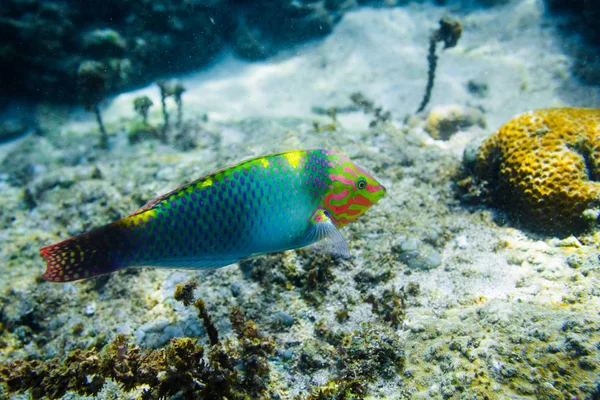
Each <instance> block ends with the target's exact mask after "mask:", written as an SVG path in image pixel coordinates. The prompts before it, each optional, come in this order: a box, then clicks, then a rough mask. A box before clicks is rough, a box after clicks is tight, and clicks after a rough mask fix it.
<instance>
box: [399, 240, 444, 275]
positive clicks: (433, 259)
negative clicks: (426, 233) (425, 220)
mask: <svg viewBox="0 0 600 400" xmlns="http://www.w3.org/2000/svg"><path fill="white" fill-rule="evenodd" d="M392 252H393V253H396V254H398V259H399V260H400V261H402V262H403V263H405V264H406V265H407V266H408V267H409V268H410V269H415V270H423V271H425V270H430V269H434V268H437V267H439V266H440V265H441V264H442V255H441V254H440V252H439V251H437V250H436V249H434V248H433V247H432V246H431V245H429V244H426V243H423V242H422V241H421V240H419V239H416V238H408V239H401V240H399V242H398V243H397V244H395V245H393V246H392Z"/></svg>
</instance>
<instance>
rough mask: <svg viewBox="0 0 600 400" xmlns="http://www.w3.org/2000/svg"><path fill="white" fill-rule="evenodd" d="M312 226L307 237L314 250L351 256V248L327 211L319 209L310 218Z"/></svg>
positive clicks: (337, 255)
mask: <svg viewBox="0 0 600 400" xmlns="http://www.w3.org/2000/svg"><path fill="white" fill-rule="evenodd" d="M310 224H311V228H310V230H309V232H308V235H307V239H308V241H309V242H311V243H312V245H311V247H312V249H313V250H315V251H317V252H319V253H323V254H329V255H331V256H334V257H340V258H350V256H351V254H350V250H349V249H348V244H347V243H346V240H345V239H344V236H342V234H341V233H340V231H339V230H338V228H337V227H336V226H335V224H334V223H333V221H332V220H331V218H330V217H329V215H328V213H327V211H325V210H321V209H319V210H317V211H315V212H314V214H313V215H312V217H311V219H310Z"/></svg>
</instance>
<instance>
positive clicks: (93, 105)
mask: <svg viewBox="0 0 600 400" xmlns="http://www.w3.org/2000/svg"><path fill="white" fill-rule="evenodd" d="M77 76H78V78H79V94H80V97H81V102H82V103H83V107H84V108H85V109H86V110H88V111H91V112H93V113H94V115H95V116H96V122H97V123H98V129H99V130H100V142H99V143H98V146H99V147H100V148H101V149H107V148H108V133H106V128H105V127H104V122H102V114H101V113H100V102H101V101H102V99H103V98H104V94H105V92H106V78H105V73H104V66H103V65H102V64H101V63H99V62H97V61H86V62H83V63H81V65H80V66H79V69H78V70H77Z"/></svg>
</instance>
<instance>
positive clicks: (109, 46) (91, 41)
mask: <svg viewBox="0 0 600 400" xmlns="http://www.w3.org/2000/svg"><path fill="white" fill-rule="evenodd" d="M82 45H83V48H84V50H85V51H86V53H88V54H89V53H90V52H91V53H92V54H97V55H99V56H101V57H102V56H104V57H107V56H117V55H121V54H122V53H123V51H124V50H125V49H126V48H127V43H126V42H125V39H123V37H122V36H121V35H120V34H119V32H117V31H115V30H114V29H110V28H105V29H95V30H93V31H91V32H88V33H86V34H85V35H84V36H83V42H82Z"/></svg>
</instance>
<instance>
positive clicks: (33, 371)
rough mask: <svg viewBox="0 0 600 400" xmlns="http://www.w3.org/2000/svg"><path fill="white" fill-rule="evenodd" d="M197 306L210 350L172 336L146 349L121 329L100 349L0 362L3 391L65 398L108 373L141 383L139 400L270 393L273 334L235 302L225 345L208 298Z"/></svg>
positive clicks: (189, 292)
mask: <svg viewBox="0 0 600 400" xmlns="http://www.w3.org/2000/svg"><path fill="white" fill-rule="evenodd" d="M197 285H198V283H197V282H194V281H192V282H188V283H187V284H184V285H182V287H181V288H180V289H178V294H177V297H178V299H179V300H181V301H183V299H186V301H185V302H186V304H190V303H189V302H188V301H191V300H192V298H193V290H194V288H195V287H197ZM190 296H192V297H190ZM194 306H195V307H196V308H197V309H198V312H199V316H200V318H201V319H202V320H203V323H204V326H205V328H206V330H207V332H209V341H210V346H209V347H208V348H207V349H205V348H204V347H203V346H199V345H198V344H197V339H195V338H174V339H172V340H171V342H170V343H169V344H168V345H167V346H166V347H165V348H163V349H156V350H146V349H142V348H140V347H139V346H137V345H132V344H129V343H128V342H127V338H126V337H125V336H124V335H118V336H117V337H116V338H115V339H114V340H112V341H111V342H110V343H109V344H108V345H106V346H105V347H104V348H103V349H102V350H98V349H96V348H92V349H89V350H81V349H77V350H74V351H72V352H70V353H69V354H68V355H67V356H66V357H65V358H64V359H60V358H52V359H49V360H34V359H27V360H15V361H13V362H10V363H3V364H0V384H3V385H4V390H5V391H0V393H3V394H4V393H7V394H8V393H23V392H25V391H28V392H29V395H30V396H31V398H33V399H40V398H42V397H47V398H60V397H62V396H64V395H65V394H66V393H67V392H74V393H77V394H79V395H81V396H94V395H96V394H98V393H99V392H100V390H101V389H102V387H103V386H104V383H105V382H106V380H107V379H110V380H112V381H114V382H116V383H117V384H118V385H120V386H121V388H122V389H123V390H124V391H126V392H129V391H132V390H134V389H136V388H139V387H140V386H144V387H145V388H144V389H143V392H142V395H141V398H142V399H165V398H181V399H196V398H199V399H205V398H215V399H221V398H227V399H249V398H268V397H269V396H268V393H267V385H266V379H267V378H268V375H269V364H268V362H267V357H269V356H271V355H272V354H273V350H274V342H273V340H272V339H271V338H269V337H266V336H263V335H262V334H261V333H260V332H259V330H258V328H257V326H256V324H255V323H254V322H253V321H248V320H246V318H245V316H244V312H243V310H242V309H241V308H239V307H236V308H234V309H232V311H231V314H230V316H229V318H230V321H231V324H232V326H233V328H234V331H235V333H236V336H237V339H238V340H237V341H234V340H227V341H226V343H222V342H220V341H219V340H218V333H217V330H216V327H215V326H214V324H213V322H212V319H211V318H210V316H209V313H208V310H207V308H206V306H205V304H204V302H203V301H202V300H201V299H198V300H196V302H195V303H194ZM215 338H217V339H216V340H215Z"/></svg>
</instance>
